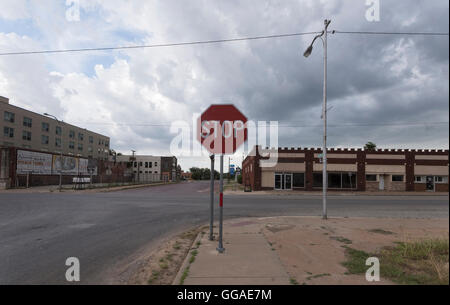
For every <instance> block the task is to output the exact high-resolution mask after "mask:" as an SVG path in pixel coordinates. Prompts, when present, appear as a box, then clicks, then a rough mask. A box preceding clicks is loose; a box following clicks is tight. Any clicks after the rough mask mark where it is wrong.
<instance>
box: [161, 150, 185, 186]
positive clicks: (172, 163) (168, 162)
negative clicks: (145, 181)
mask: <svg viewBox="0 0 450 305" xmlns="http://www.w3.org/2000/svg"><path fill="white" fill-rule="evenodd" d="M177 168H178V164H177V158H176V157H173V156H172V157H161V173H162V180H163V181H178V180H179V179H180V177H179V175H178V174H177V172H178V171H177Z"/></svg>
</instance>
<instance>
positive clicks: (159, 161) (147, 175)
mask: <svg viewBox="0 0 450 305" xmlns="http://www.w3.org/2000/svg"><path fill="white" fill-rule="evenodd" d="M116 162H125V163H127V164H128V168H129V170H130V171H131V173H132V174H133V175H134V177H135V180H136V181H139V182H146V181H149V182H151V181H166V182H169V181H177V180H178V178H177V158H176V157H173V156H172V157H161V156H146V155H134V156H133V155H118V156H116Z"/></svg>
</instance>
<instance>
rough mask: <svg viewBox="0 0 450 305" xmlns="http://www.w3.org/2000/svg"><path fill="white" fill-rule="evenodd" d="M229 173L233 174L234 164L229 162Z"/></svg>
mask: <svg viewBox="0 0 450 305" xmlns="http://www.w3.org/2000/svg"><path fill="white" fill-rule="evenodd" d="M229 172H230V175H234V164H230V170H229Z"/></svg>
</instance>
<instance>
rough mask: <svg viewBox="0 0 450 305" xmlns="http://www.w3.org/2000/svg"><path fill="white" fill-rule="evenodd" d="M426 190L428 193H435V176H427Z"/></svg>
mask: <svg viewBox="0 0 450 305" xmlns="http://www.w3.org/2000/svg"><path fill="white" fill-rule="evenodd" d="M426 189H427V191H430V192H434V176H427V178H426Z"/></svg>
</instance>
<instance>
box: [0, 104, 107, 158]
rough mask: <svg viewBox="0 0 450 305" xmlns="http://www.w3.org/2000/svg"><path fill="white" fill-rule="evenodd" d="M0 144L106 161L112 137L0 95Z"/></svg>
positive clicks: (0, 145) (1, 145)
mask: <svg viewBox="0 0 450 305" xmlns="http://www.w3.org/2000/svg"><path fill="white" fill-rule="evenodd" d="M0 115H1V117H0V130H1V132H2V133H1V138H0V147H17V148H25V149H31V150H35V151H41V152H48V153H60V152H61V150H62V153H63V154H65V155H69V156H77V157H84V158H92V159H97V160H107V159H108V155H109V144H110V139H109V137H107V136H104V135H101V134H98V133H96V132H93V131H90V130H87V129H84V128H81V127H77V126H74V125H71V124H68V123H65V122H62V121H57V120H55V119H52V118H50V117H48V116H45V115H41V114H38V113H35V112H32V111H29V110H26V109H23V108H20V107H17V106H14V105H11V104H10V103H9V99H8V98H5V97H2V96H0Z"/></svg>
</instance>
